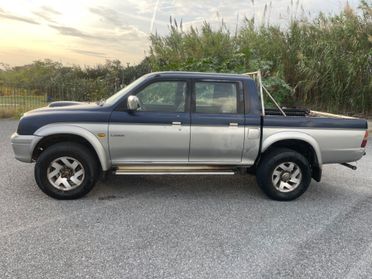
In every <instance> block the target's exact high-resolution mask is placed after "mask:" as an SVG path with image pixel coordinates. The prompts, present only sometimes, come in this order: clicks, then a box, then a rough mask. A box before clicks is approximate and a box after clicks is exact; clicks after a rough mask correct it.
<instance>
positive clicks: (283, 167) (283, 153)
mask: <svg viewBox="0 0 372 279" xmlns="http://www.w3.org/2000/svg"><path fill="white" fill-rule="evenodd" d="M256 179H257V183H258V185H259V186H260V188H261V189H262V191H263V192H264V193H265V194H266V195H267V196H268V197H269V198H271V199H273V200H277V201H291V200H294V199H297V198H298V197H299V196H301V195H302V194H303V193H304V192H305V191H306V190H307V188H308V187H309V185H310V181H311V169H310V164H309V162H308V160H307V159H306V158H305V157H304V156H302V155H301V154H300V153H298V152H296V151H294V150H292V149H289V148H278V149H274V150H272V151H270V152H269V153H266V154H264V156H263V158H262V160H261V161H260V163H259V165H258V168H257V175H256Z"/></svg>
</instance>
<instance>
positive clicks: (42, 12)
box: [33, 6, 61, 23]
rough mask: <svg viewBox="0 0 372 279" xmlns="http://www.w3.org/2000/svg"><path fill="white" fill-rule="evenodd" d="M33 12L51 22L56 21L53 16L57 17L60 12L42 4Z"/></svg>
mask: <svg viewBox="0 0 372 279" xmlns="http://www.w3.org/2000/svg"><path fill="white" fill-rule="evenodd" d="M33 14H34V15H36V16H38V17H40V18H42V19H44V20H46V21H48V22H52V23H56V21H55V17H58V16H60V15H61V13H60V12H58V11H56V10H54V9H52V8H50V7H48V6H42V7H41V8H40V9H39V10H38V11H35V12H33Z"/></svg>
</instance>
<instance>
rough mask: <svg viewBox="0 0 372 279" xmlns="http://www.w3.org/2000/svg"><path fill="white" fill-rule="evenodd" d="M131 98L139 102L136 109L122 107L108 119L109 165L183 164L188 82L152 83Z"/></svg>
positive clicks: (186, 144)
mask: <svg viewBox="0 0 372 279" xmlns="http://www.w3.org/2000/svg"><path fill="white" fill-rule="evenodd" d="M132 95H136V96H137V97H138V99H139V101H140V104H141V106H140V108H139V110H138V111H128V110H127V109H125V108H124V109H120V110H117V111H114V112H113V113H112V116H111V120H110V125H109V137H110V138H109V144H110V155H111V159H112V162H113V164H114V165H118V164H125V163H164V164H165V163H173V162H182V163H186V162H187V161H188V155H189V144H190V113H189V111H188V107H189V106H188V105H187V102H186V100H188V98H187V95H188V82H187V81H186V80H155V81H151V82H150V83H148V84H147V85H146V86H145V87H144V88H142V89H140V90H138V91H137V92H133V93H132ZM125 105H126V100H125V101H124V104H123V106H124V107H125Z"/></svg>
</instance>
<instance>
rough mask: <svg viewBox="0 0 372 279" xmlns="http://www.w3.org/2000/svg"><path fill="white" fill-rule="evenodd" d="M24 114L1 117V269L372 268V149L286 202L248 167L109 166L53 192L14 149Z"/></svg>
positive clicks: (340, 272)
mask: <svg viewBox="0 0 372 279" xmlns="http://www.w3.org/2000/svg"><path fill="white" fill-rule="evenodd" d="M16 125H17V122H16V121H13V120H2V121H0V131H1V132H0V148H1V149H0V150H1V152H0V200H1V202H0V216H1V217H0V277H1V278H57V277H58V278H81V277H88V278H371V277H372V229H371V228H372V155H371V153H372V152H367V156H365V157H364V158H363V159H362V160H361V161H359V162H358V170H357V171H352V170H349V169H347V168H345V167H342V166H340V165H333V166H326V167H325V168H324V176H323V179H322V182H321V183H316V182H314V181H313V182H312V183H311V185H310V188H309V190H308V191H307V192H306V193H305V194H304V195H303V196H302V197H301V198H300V199H298V200H296V201H293V202H287V203H286V202H275V201H271V200H269V199H267V198H266V197H265V196H264V195H263V194H262V193H261V192H260V190H259V189H258V187H257V185H256V182H255V179H254V177H250V176H234V177H225V176H212V177H209V176H208V177H206V176H200V177H196V176H195V177H186V176H185V177H171V176H169V177H156V176H143V177H141V176H136V177H123V176H122V177H111V178H110V179H109V180H108V181H107V182H105V183H102V182H100V183H98V184H97V186H96V187H95V189H94V190H93V191H92V192H91V193H90V194H89V195H88V196H87V197H85V198H83V199H81V200H76V201H57V200H53V199H51V198H49V197H47V196H46V195H44V194H43V193H42V192H41V191H40V190H39V189H38V188H37V186H36V184H35V181H34V178H33V165H32V164H24V163H21V162H18V161H16V160H15V159H13V153H12V150H11V146H10V143H9V137H10V135H11V133H12V132H13V131H15V129H16ZM368 148H369V150H371V148H372V146H371V143H369V147H368Z"/></svg>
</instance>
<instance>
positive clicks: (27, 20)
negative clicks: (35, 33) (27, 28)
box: [0, 9, 40, 25]
mask: <svg viewBox="0 0 372 279" xmlns="http://www.w3.org/2000/svg"><path fill="white" fill-rule="evenodd" d="M0 18H5V19H10V20H15V21H21V22H25V23H29V24H36V25H37V24H40V23H39V22H37V21H36V20H33V19H32V18H27V17H21V16H17V15H11V14H9V13H7V12H5V11H4V10H3V9H0Z"/></svg>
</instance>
